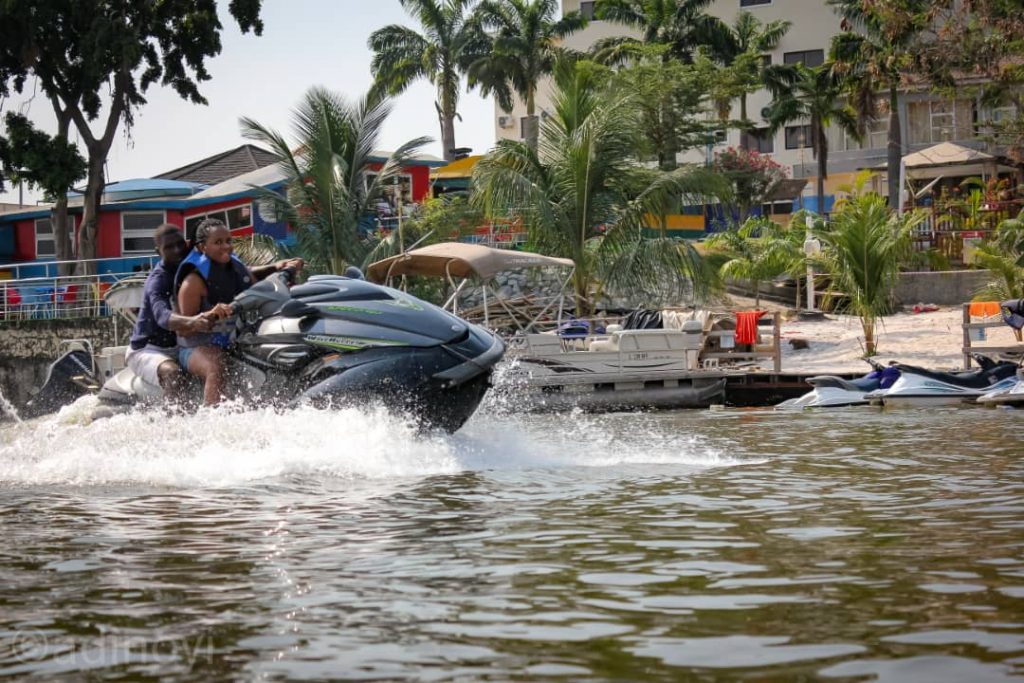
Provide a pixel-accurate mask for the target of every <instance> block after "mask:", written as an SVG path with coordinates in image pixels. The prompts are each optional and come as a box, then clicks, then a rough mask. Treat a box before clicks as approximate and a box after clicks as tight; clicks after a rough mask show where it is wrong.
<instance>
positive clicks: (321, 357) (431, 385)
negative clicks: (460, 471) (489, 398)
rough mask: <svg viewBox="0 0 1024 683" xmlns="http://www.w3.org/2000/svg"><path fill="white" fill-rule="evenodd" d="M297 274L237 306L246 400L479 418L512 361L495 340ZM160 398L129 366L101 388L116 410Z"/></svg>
mask: <svg viewBox="0 0 1024 683" xmlns="http://www.w3.org/2000/svg"><path fill="white" fill-rule="evenodd" d="M293 277H294V273H293V272H292V271H291V269H285V270H284V271H282V272H281V273H277V274H275V275H272V276H270V277H269V278H267V279H265V280H263V281H262V282H258V283H256V284H255V285H253V286H252V287H250V288H249V289H247V290H245V291H244V292H242V293H241V294H239V295H238V296H237V297H236V298H235V300H234V302H233V304H232V310H233V312H234V318H235V320H234V323H233V325H234V329H233V342H232V344H231V347H230V348H229V350H228V357H229V361H230V364H231V379H229V384H230V385H234V386H235V387H241V388H242V389H241V390H240V391H239V393H242V394H244V397H245V398H246V399H252V398H255V399H257V400H260V401H262V402H264V403H270V404H272V405H279V406H282V407H289V406H295V405H302V404H312V405H315V406H337V405H344V404H352V403H355V404H359V405H362V404H365V403H367V402H369V401H373V400H379V401H380V402H382V403H383V404H384V405H385V406H387V407H389V408H391V409H395V410H397V411H400V412H402V413H405V414H408V415H411V416H413V417H415V418H416V419H417V421H418V422H419V424H420V425H421V426H422V427H423V428H425V429H439V430H443V431H446V432H454V431H456V430H458V429H459V428H460V427H462V425H463V424H464V423H465V422H466V420H468V419H469V418H470V416H471V415H472V414H473V413H474V411H475V410H476V408H477V406H478V405H479V404H480V402H481V401H482V400H483V397H484V394H485V393H486V391H487V389H488V387H489V386H490V376H491V372H492V370H493V369H494V366H495V364H497V363H498V361H500V360H501V358H502V356H503V355H504V351H505V346H504V343H503V342H502V341H501V340H500V339H499V338H498V337H497V336H495V335H493V334H491V333H490V332H488V331H487V330H485V329H483V328H481V327H478V326H476V325H473V324H470V323H468V322H466V321H464V320H462V319H460V318H457V317H456V316H454V315H452V314H450V313H448V312H447V311H444V310H442V309H441V308H439V307H437V306H434V305H432V304H429V303H427V302H425V301H421V300H419V299H417V298H415V297H413V296H410V295H409V294H406V293H405V292H401V291H398V290H395V289H391V288H388V287H382V286H380V285H375V284H372V283H369V282H367V281H365V280H364V279H362V277H361V274H359V275H358V276H357V277H345V276H335V275H316V276H313V277H311V278H309V280H308V281H307V282H306V283H304V284H301V285H297V286H294V287H292V288H291V289H289V285H290V283H291V280H292V278H293ZM58 362H60V361H58ZM198 388H199V387H198V383H197V386H196V389H198ZM162 397H163V392H162V389H161V388H160V387H159V386H153V385H151V384H148V383H146V382H144V381H143V380H142V379H141V378H140V377H138V376H136V375H135V373H134V372H132V370H131V369H130V368H127V367H126V368H123V369H120V370H119V371H116V372H115V373H114V374H112V376H110V378H109V379H107V380H106V381H105V382H104V383H103V386H102V388H101V389H100V390H99V399H100V402H101V404H102V405H103V406H106V407H107V410H108V411H109V410H114V411H116V410H119V409H126V408H129V407H131V406H133V405H135V404H137V403H152V402H157V401H161V400H162ZM100 410H101V411H102V408H101V409H100Z"/></svg>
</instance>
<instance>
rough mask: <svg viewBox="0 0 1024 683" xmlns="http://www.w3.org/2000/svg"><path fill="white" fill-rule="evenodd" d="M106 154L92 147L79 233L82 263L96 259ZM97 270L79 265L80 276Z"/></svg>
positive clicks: (93, 264) (87, 264)
mask: <svg viewBox="0 0 1024 683" xmlns="http://www.w3.org/2000/svg"><path fill="white" fill-rule="evenodd" d="M108 149H109V148H108ZM106 152H107V150H103V151H102V152H100V151H99V150H98V149H96V147H95V146H92V145H90V148H89V179H88V181H87V182H86V185H85V196H84V197H83V198H82V227H81V229H80V231H79V233H78V260H79V261H80V262H81V261H91V260H92V259H95V258H96V238H97V235H98V233H99V215H100V200H101V199H102V198H103V186H104V185H105V184H106V179H105V177H104V173H103V165H104V164H105V163H106V160H107V154H106ZM95 269H96V264H95V263H88V262H87V263H79V274H80V275H87V274H88V275H91V274H93V273H95V272H96V270H95Z"/></svg>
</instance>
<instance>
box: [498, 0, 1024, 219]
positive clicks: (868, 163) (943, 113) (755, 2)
mask: <svg viewBox="0 0 1024 683" xmlns="http://www.w3.org/2000/svg"><path fill="white" fill-rule="evenodd" d="M594 5H595V3H594V2H593V1H590V0H562V11H563V13H565V12H571V11H576V10H579V11H580V12H582V13H583V14H584V15H585V16H588V17H591V18H592V17H593V13H594ZM741 10H746V11H749V12H751V13H753V15H754V16H755V17H757V18H758V19H760V20H761V21H762V22H764V23H767V22H769V21H774V20H777V19H784V20H787V21H789V22H791V24H792V26H791V27H790V29H789V31H788V32H787V33H786V35H785V36H784V37H783V38H782V40H781V41H780V43H779V45H778V47H776V48H775V49H774V50H772V51H771V52H770V53H767V54H765V59H766V60H770V62H771V63H774V64H783V63H793V62H803V63H804V64H807V65H808V66H817V65H819V64H821V63H822V62H824V60H825V57H826V55H827V53H828V49H829V45H830V43H831V41H832V37H833V36H835V35H836V34H837V33H839V32H840V20H839V17H838V16H837V15H836V13H835V11H834V10H833V9H832V8H831V7H829V6H828V5H827V4H826V2H825V0H716V1H715V2H714V3H713V4H712V5H711V6H710V7H709V9H708V12H709V13H710V14H712V15H714V16H716V17H718V18H720V19H722V20H723V21H725V22H726V23H728V24H731V23H733V20H734V19H735V17H736V15H737V14H738V13H739V12H740V11H741ZM612 35H636V34H635V32H632V31H631V30H630V29H629V28H628V27H625V26H623V25H621V24H614V23H611V22H607V21H600V20H596V19H592V20H591V22H590V24H589V25H588V26H587V27H586V28H585V29H584V30H582V31H580V32H578V33H576V34H574V35H572V36H570V37H568V38H567V39H566V41H565V42H566V45H567V46H568V47H571V48H574V49H577V50H587V49H589V48H590V46H592V45H593V44H594V42H596V41H597V40H598V39H600V38H603V37H606V36H612ZM549 89H550V85H548V84H546V85H545V86H543V87H542V88H541V89H540V91H541V92H540V93H539V96H538V112H539V113H540V115H541V116H544V115H545V113H546V110H547V109H549V108H550V105H549V102H550V100H549V99H548V97H547V94H548V92H549ZM770 100H771V98H770V95H769V94H768V93H767V92H766V91H761V92H758V93H755V94H753V95H751V96H750V97H748V102H747V112H748V116H749V117H750V118H751V119H753V120H754V121H755V125H756V128H755V131H762V132H763V133H764V134H763V135H760V136H758V135H756V134H755V135H750V134H749V133H748V134H741V132H740V131H738V130H729V131H728V133H727V135H726V136H725V137H724V139H723V138H719V139H718V140H717V141H716V142H715V143H714V145H713V146H712V147H711V149H710V153H712V154H713V153H714V152H715V151H716V150H722V149H725V148H726V147H729V146H734V147H738V146H745V147H748V148H752V149H756V150H758V151H760V152H763V153H766V154H770V155H771V156H772V158H773V159H774V160H775V161H777V162H778V163H780V164H782V165H783V166H785V167H786V169H787V171H788V172H789V175H790V177H792V178H806V179H808V180H809V181H810V182H809V183H808V184H807V187H806V189H805V190H804V194H805V199H806V201H805V204H804V205H805V206H809V207H811V208H814V206H815V204H816V202H815V198H814V196H813V194H814V186H815V180H816V176H817V173H818V169H817V162H816V161H815V159H814V155H813V152H812V150H811V142H810V136H809V134H808V133H809V127H808V126H807V125H801V124H800V123H799V122H794V123H793V124H790V125H788V126H786V127H785V128H784V129H782V130H779V131H778V132H776V133H775V134H774V135H768V134H767V127H766V124H764V122H763V118H762V116H761V112H762V110H763V108H764V107H766V106H767V105H768V104H769V102H770ZM899 108H900V111H899V113H900V123H901V128H902V130H901V133H902V136H901V137H902V140H903V151H904V154H907V153H911V152H916V151H919V150H922V149H925V148H927V147H930V146H932V145H934V144H937V143H940V142H947V141H951V142H956V143H958V144H960V145H963V146H966V147H972V148H975V149H982V150H986V151H989V152H998V151H999V150H992V149H986V148H987V147H988V146H989V143H987V142H985V140H984V139H983V135H982V133H983V130H984V126H985V123H986V122H987V121H990V120H999V119H1000V118H1003V117H1007V116H1013V115H1014V112H1012V111H1009V110H1006V109H986V108H985V107H983V106H982V105H981V103H980V102H978V101H976V100H974V99H970V98H963V99H956V100H949V99H944V98H941V97H939V96H937V95H935V94H933V93H931V92H929V91H928V90H927V89H925V88H922V89H921V90H918V91H907V92H903V93H902V94H901V96H900V102H899ZM523 116H525V107H524V106H523V105H521V104H520V103H517V104H516V107H515V108H514V109H513V111H512V112H504V111H502V110H501V108H500V107H498V106H497V105H495V117H496V126H495V132H496V136H497V137H498V138H499V139H502V138H511V139H519V138H521V136H522V118H523ZM733 116H734V117H736V118H738V117H739V111H738V104H737V103H734V111H733ZM888 128H889V121H888V117H887V116H883V117H881V119H880V120H879V121H878V122H877V123H876V124H875V125H874V126H873V127H872V128H871V129H870V130H869V131H868V133H867V135H866V136H865V138H864V140H863V141H862V142H860V143H858V142H857V141H856V140H855V139H853V138H851V137H850V136H848V135H845V134H844V133H843V132H842V131H841V130H840V129H838V128H835V127H833V128H832V129H831V130H829V131H828V138H829V170H828V177H827V180H826V186H825V187H826V194H828V195H832V194H833V193H834V192H835V189H836V188H837V187H839V186H841V185H843V184H847V183H850V182H851V180H852V178H853V176H854V175H855V174H856V172H857V170H858V169H863V168H871V167H880V166H884V164H885V161H886V145H887V140H888ZM707 154H708V150H703V149H702V150H691V151H689V152H687V153H685V154H683V155H682V156H681V157H680V161H686V162H696V163H699V162H702V161H704V160H705V158H706V155H707ZM880 180H884V178H882V179H880ZM880 187H882V185H880ZM830 203H831V200H830V199H826V208H827V207H828V206H829V205H830Z"/></svg>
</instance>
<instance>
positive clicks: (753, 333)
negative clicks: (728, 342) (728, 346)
mask: <svg viewBox="0 0 1024 683" xmlns="http://www.w3.org/2000/svg"><path fill="white" fill-rule="evenodd" d="M764 314H765V312H764V311H736V343H737V344H756V343H757V321H758V320H760V319H761V316H762V315H764Z"/></svg>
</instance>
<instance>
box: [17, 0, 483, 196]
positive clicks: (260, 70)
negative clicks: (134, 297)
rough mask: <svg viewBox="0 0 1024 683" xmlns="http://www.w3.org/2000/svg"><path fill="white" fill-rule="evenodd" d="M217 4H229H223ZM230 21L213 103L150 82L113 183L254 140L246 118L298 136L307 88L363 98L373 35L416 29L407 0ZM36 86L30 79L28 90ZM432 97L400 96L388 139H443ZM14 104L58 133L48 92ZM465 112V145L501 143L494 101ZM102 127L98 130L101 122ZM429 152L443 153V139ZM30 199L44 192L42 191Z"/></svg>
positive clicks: (458, 125) (292, 9) (325, 2)
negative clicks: (250, 28)
mask: <svg viewBox="0 0 1024 683" xmlns="http://www.w3.org/2000/svg"><path fill="white" fill-rule="evenodd" d="M218 4H219V5H222V6H224V7H226V6H227V3H226V2H224V1H222V2H220V3H218ZM222 22H223V24H224V27H225V29H224V31H223V33H222V34H221V40H222V43H223V50H222V51H221V54H220V55H219V56H217V57H215V58H213V59H211V60H208V61H207V69H208V71H209V72H210V76H211V77H212V78H211V80H210V81H207V82H206V83H205V84H202V85H200V91H201V92H202V93H203V94H204V95H205V96H206V98H207V100H209V104H208V105H207V106H201V105H193V104H190V103H188V102H186V101H184V100H182V99H181V98H179V97H178V96H177V94H176V93H175V92H174V91H173V90H170V89H166V88H161V87H159V86H153V87H151V88H150V90H149V93H148V95H147V99H148V100H149V102H148V104H146V105H145V106H143V107H142V108H141V109H140V110H139V111H138V113H137V116H136V121H135V126H134V127H133V128H132V130H131V134H130V138H129V137H127V136H125V134H124V129H123V127H122V128H121V129H120V130H119V134H118V137H117V139H116V140H115V141H114V145H113V147H112V148H111V150H110V155H109V157H108V160H107V170H108V174H107V179H108V182H110V181H116V180H125V179H127V178H140V177H149V176H152V175H156V174H158V173H161V172H164V171H169V170H171V169H173V168H176V167H178V166H183V165H185V164H187V163H190V162H192V161H196V160H198V159H201V158H203V157H205V156H209V155H211V154H215V153H217V152H221V151H224V150H227V149H230V148H232V147H236V146H237V145H240V144H242V143H244V142H245V140H243V138H242V136H241V135H240V134H239V128H238V118H239V117H240V116H243V115H244V116H249V117H251V118H254V119H256V120H257V121H259V122H260V123H263V124H265V125H269V126H271V127H274V128H277V129H279V130H281V131H282V132H285V133H286V135H287V137H288V138H289V139H292V138H291V136H290V132H291V126H290V114H289V112H290V110H291V109H292V107H293V106H294V105H295V104H296V103H297V102H298V101H299V98H300V97H301V96H302V94H303V93H304V92H305V90H306V89H307V88H309V87H310V86H312V85H322V86H325V87H328V88H331V89H333V90H337V91H339V92H341V93H344V94H346V95H349V96H351V97H357V96H360V95H362V94H363V93H365V91H366V90H367V88H369V86H370V83H371V80H372V79H371V77H370V58H371V56H372V54H371V52H370V50H369V49H368V48H367V46H366V40H367V38H368V37H369V35H370V33H372V32H373V31H374V30H376V29H378V28H380V27H382V26H385V25H387V24H393V23H401V24H408V25H413V26H415V24H414V22H413V20H411V19H410V18H409V17H408V16H407V15H406V14H405V12H404V11H403V10H402V8H401V5H400V4H399V1H398V0H264V9H263V23H264V31H263V35H262V36H260V37H256V36H253V35H252V34H251V33H250V34H248V35H242V34H241V33H240V32H239V30H238V27H237V25H235V23H234V20H233V19H231V18H230V17H228V16H222ZM417 29H418V27H417ZM33 86H34V83H33V82H32V81H31V80H30V81H29V83H28V84H27V87H26V90H27V91H28V92H29V94H31V90H32V87H33ZM433 103H434V90H433V86H431V85H430V83H428V82H427V81H422V82H419V83H417V84H416V85H414V86H413V87H411V88H410V89H409V90H408V91H406V92H405V93H404V94H403V95H402V96H401V97H399V98H397V99H396V101H395V103H394V104H395V107H394V111H393V113H392V115H391V117H390V118H389V119H388V122H387V124H386V125H385V127H384V133H383V139H382V141H381V142H382V146H383V147H384V148H386V149H392V148H394V147H396V146H398V145H399V144H401V143H402V142H405V141H406V140H408V139H410V138H414V137H417V136H420V135H428V136H430V137H432V138H434V139H435V140H439V139H440V128H439V126H438V122H437V114H436V112H435V110H434V104H433ZM11 109H14V110H19V111H22V112H24V113H26V114H27V115H28V116H29V118H31V119H32V120H33V121H34V122H35V123H36V125H38V126H41V127H43V128H45V129H46V130H48V131H50V132H53V127H54V118H53V114H52V111H51V109H50V105H49V102H47V101H46V99H45V98H44V97H43V96H42V95H39V96H37V97H35V98H34V99H32V98H30V97H29V96H20V97H19V96H15V97H12V98H10V99H8V100H6V101H4V102H3V110H4V111H8V110H11ZM459 113H460V114H461V115H462V121H461V122H460V121H459V120H458V119H456V121H455V136H456V137H455V140H456V144H458V145H459V146H460V147H472V148H473V150H474V151H475V152H478V153H479V152H484V151H486V150H487V149H488V148H489V147H490V146H491V145H493V144H494V109H493V104H492V102H491V101H490V100H484V99H482V98H481V97H480V96H479V95H478V94H476V93H475V92H474V93H470V94H467V93H465V92H463V93H462V94H461V99H460V104H459ZM72 130H74V126H72ZM94 130H99V124H98V122H97V124H96V126H95V127H94ZM73 137H74V138H75V139H77V135H73ZM425 151H427V152H428V153H430V154H434V155H436V156H441V145H440V142H435V143H433V144H432V145H430V146H429V147H427V148H426V150H425ZM84 154H85V152H84V149H83V155H84ZM82 184H83V185H84V182H83V183H82ZM31 198H32V199H33V200H34V199H36V193H32V197H31ZM0 201H15V202H16V201H17V190H16V189H15V190H14V191H11V189H10V188H8V192H7V193H6V194H3V195H0Z"/></svg>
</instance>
